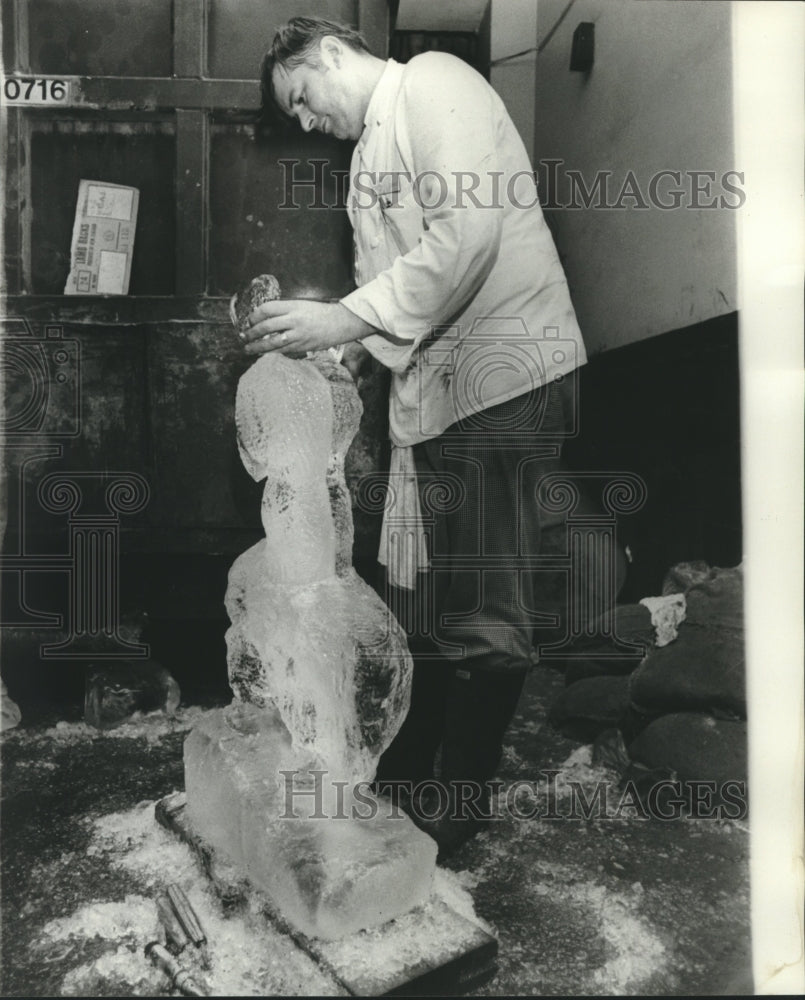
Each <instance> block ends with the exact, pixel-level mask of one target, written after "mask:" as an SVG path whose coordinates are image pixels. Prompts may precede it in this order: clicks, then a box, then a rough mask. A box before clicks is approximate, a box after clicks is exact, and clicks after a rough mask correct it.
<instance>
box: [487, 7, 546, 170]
mask: <svg viewBox="0 0 805 1000" xmlns="http://www.w3.org/2000/svg"><path fill="white" fill-rule="evenodd" d="M536 44H537V2H536V0H492V46H491V49H492V63H494V62H495V60H496V59H503V58H505V57H506V56H510V55H514V54H515V53H517V52H526V53H527V54H526V55H522V56H518V58H517V59H512V60H507V61H506V62H504V63H501V64H500V65H499V66H495V65H493V66H492V68H491V70H490V75H489V82H490V83H491V84H492V86H493V87H494V88H495V90H496V91H497V92H498V94H500V96H501V98H502V99H503V103H504V104H505V105H506V108H507V110H508V112H509V114H510V115H511V117H512V121H513V122H514V124H515V125H516V126H517V131H518V132H519V133H520V135H521V136H522V137H523V142H524V143H525V148H526V149H527V150H528V155H529V156H530V157H531V159H532V160H533V159H534V101H533V94H534V88H535V86H536V72H537V54H536V52H527V50H528V49H530V48H533V47H534V46H536Z"/></svg>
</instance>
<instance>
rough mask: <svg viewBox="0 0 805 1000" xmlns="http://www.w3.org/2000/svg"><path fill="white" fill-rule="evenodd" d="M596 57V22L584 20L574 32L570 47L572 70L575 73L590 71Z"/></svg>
mask: <svg viewBox="0 0 805 1000" xmlns="http://www.w3.org/2000/svg"><path fill="white" fill-rule="evenodd" d="M594 57H595V24H593V22H592V21H582V22H581V24H580V25H579V26H578V27H577V28H576V30H575V31H574V32H573V45H572V46H571V49H570V70H571V72H573V73H589V71H590V70H591V69H592V68H593V61H594Z"/></svg>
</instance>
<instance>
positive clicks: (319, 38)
mask: <svg viewBox="0 0 805 1000" xmlns="http://www.w3.org/2000/svg"><path fill="white" fill-rule="evenodd" d="M262 84H263V94H264V99H265V100H266V101H273V102H274V104H275V105H276V106H277V107H278V108H279V109H280V110H281V111H282V112H284V114H285V115H287V116H290V117H292V118H295V119H297V120H298V122H299V124H300V125H301V127H302V128H303V129H304V130H305V131H309V130H311V129H318V130H319V131H321V132H324V133H325V134H329V135H333V136H335V137H337V138H339V139H345V140H350V141H353V142H355V143H356V146H355V150H354V153H353V159H352V165H351V171H350V191H349V195H348V204H347V210H348V213H349V217H350V221H351V223H352V226H353V230H354V237H355V279H356V283H357V285H358V287H357V289H356V290H355V291H354V292H352V293H350V294H349V295H347V296H345V297H344V298H343V299H342V300H341V301H340V302H338V303H318V302H311V301H288V300H285V301H278V302H270V303H267V304H265V305H264V306H261V307H260V308H259V309H257V310H256V311H255V312H254V313H253V314H252V316H251V317H250V321H251V323H252V326H251V328H250V330H249V331H248V333H247V334H245V335H244V340H245V341H246V351H247V352H248V353H252V354H258V353H263V352H267V351H275V350H277V351H280V352H282V353H283V354H288V355H290V356H294V357H297V356H302V355H303V353H304V352H305V351H315V350H322V349H324V348H329V347H334V346H337V345H341V344H353V343H355V342H360V343H361V344H362V345H363V347H364V348H365V349H366V350H368V351H369V352H370V353H371V354H372V355H374V357H375V358H377V359H378V360H379V361H381V362H382V363H383V364H384V365H386V366H387V367H389V368H391V370H392V372H393V376H392V387H391V393H390V402H389V418H390V434H391V439H392V444H393V448H392V461H391V471H390V479H389V494H390V496H389V500H388V501H387V509H386V515H385V519H384V528H383V540H382V544H381V551H380V554H379V559H380V561H381V563H384V564H385V565H386V566H387V569H388V582H389V603H390V605H391V607H392V608H393V609H394V611H395V613H396V614H397V616H398V618H399V619H400V621H401V622H402V623H403V625H404V626H405V628H406V631H407V632H408V635H409V645H410V647H411V652H412V654H413V656H414V662H415V672H414V682H413V692H412V704H411V711H410V713H409V716H408V718H407V720H406V722H405V723H404V725H403V727H402V729H401V731H400V733H399V734H398V736H397V738H396V739H395V741H394V742H393V743H392V745H391V747H390V748H389V749H388V750H387V752H386V753H385V754H384V755H383V757H382V758H381V761H380V766H379V769H378V776H377V780H378V783H379V786H380V787H381V788H382V789H389V788H393V787H394V786H395V784H396V786H397V788H398V789H399V788H400V787H402V789H403V790H405V789H406V788H407V789H408V790H409V791H410V789H411V788H412V787H413V786H416V785H420V795H419V797H418V798H415V799H414V800H413V801H411V800H410V798H407V797H406V796H405V795H403V796H402V801H403V802H404V804H405V805H406V807H407V808H409V809H410V810H411V812H412V815H413V816H414V819H415V821H417V822H419V823H420V825H422V826H423V827H424V828H426V829H428V830H429V831H430V832H431V833H432V834H433V835H434V836H435V837H436V839H437V840H438V841H439V842H440V844H441V846H442V847H443V848H445V849H449V848H451V847H452V846H454V845H455V844H457V843H459V842H460V841H462V840H463V839H464V838H465V837H466V836H467V835H469V834H470V833H471V832H472V831H473V830H474V829H475V826H476V823H477V820H478V819H479V818H482V817H483V816H484V815H486V813H487V810H488V808H489V798H488V790H489V786H488V783H489V781H490V779H492V778H493V776H494V774H495V771H496V769H497V766H498V763H499V760H500V755H501V751H502V741H503V736H504V733H505V730H506V727H507V726H508V724H509V722H510V720H511V717H512V715H513V714H514V711H515V709H516V706H517V701H518V698H519V695H520V692H521V689H522V685H523V681H524V679H525V676H526V672H527V670H528V667H529V663H530V658H531V650H532V645H531V640H532V631H533V626H534V622H535V620H536V607H537V601H536V596H535V592H534V578H535V574H534V572H532V570H533V567H534V559H535V557H536V556H537V555H538V553H539V550H540V532H541V528H542V527H544V523H545V510H544V509H543V507H542V505H541V504H540V500H539V483H540V479H541V478H542V477H543V476H545V475H546V474H548V473H550V472H552V471H555V470H556V469H557V468H558V462H559V451H560V446H561V440H562V435H563V434H564V433H566V428H567V424H568V407H569V405H570V403H571V402H572V400H570V395H569V387H570V386H571V383H572V377H571V376H572V372H573V371H574V369H575V368H576V367H577V366H578V365H580V364H582V363H583V362H584V361H585V353H584V346H583V343H582V340H581V335H580V333H579V329H578V325H577V323H576V318H575V314H574V312H573V307H572V305H571V302H570V296H569V293H568V289H567V283H566V281H565V277H564V273H563V271H562V268H561V265H560V263H559V259H558V256H557V254H556V250H555V247H554V245H553V241H552V238H551V236H550V233H549V230H548V228H547V226H546V224H545V221H544V219H543V216H542V212H541V209H540V207H539V204H538V202H537V197H536V188H535V184H534V179H533V173H532V170H531V165H530V163H529V160H528V155H527V153H526V151H525V148H524V146H523V143H522V141H521V139H520V137H519V135H518V134H517V131H516V129H515V127H514V125H513V124H512V121H511V119H510V118H509V115H508V114H507V112H506V109H505V107H504V105H503V103H502V102H501V100H500V98H499V97H498V96H497V94H496V93H495V91H494V90H493V89H492V88H491V87H490V86H489V85H488V84H487V83H486V81H485V80H484V79H483V78H482V77H481V76H480V75H479V74H478V73H476V72H475V70H473V69H472V68H470V67H469V66H468V65H466V64H465V63H463V62H461V61H460V60H459V59H456V58H455V57H453V56H449V55H446V54H443V53H435V52H430V53H426V54H423V55H420V56H416V57H415V58H413V59H412V60H411V61H410V62H409V63H407V64H406V65H404V66H403V65H400V64H398V63H396V62H395V61H394V60H391V59H390V60H388V61H384V60H381V59H378V58H376V57H375V56H373V55H372V54H371V53H370V52H369V51H368V49H367V47H366V45H365V42H364V41H363V39H362V38H361V36H360V35H358V34H357V33H356V32H354V31H353V30H352V29H350V28H346V27H344V26H342V25H339V24H335V23H333V22H330V21H325V20H322V19H319V18H294V19H293V20H291V21H290V22H289V23H288V24H287V25H286V26H285V27H284V28H282V29H281V30H280V31H278V32H277V34H276V36H275V39H274V42H273V45H272V47H271V50H270V51H269V52H268V54H267V55H266V58H265V59H264V63H263V75H262ZM440 747H441V766H440V780H441V783H440V784H437V783H435V782H434V781H433V780H432V779H433V778H434V765H435V758H436V755H437V751H438V750H439V748H440ZM423 790H424V791H426V792H427V794H425V795H423V794H422V792H423Z"/></svg>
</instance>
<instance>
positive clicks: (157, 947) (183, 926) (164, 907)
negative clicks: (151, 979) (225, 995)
mask: <svg viewBox="0 0 805 1000" xmlns="http://www.w3.org/2000/svg"><path fill="white" fill-rule="evenodd" d="M157 912H158V913H159V919H160V922H161V924H162V927H163V928H164V930H165V939H166V943H167V945H168V947H165V946H163V945H162V944H160V942H159V941H151V942H150V943H149V944H148V945H146V948H145V953H146V955H148V957H149V958H150V959H151V961H152V962H153V963H154V965H156V966H157V968H160V969H162V971H163V972H165V973H166V974H167V975H168V976H169V977H170V979H171V984H172V986H173V987H174V988H175V989H177V990H179V992H180V993H182V994H183V995H184V996H189V997H203V996H208V991H207V989H206V988H205V986H204V985H203V984H201V983H200V982H199V980H198V979H197V978H196V976H195V966H196V964H197V963H198V964H200V965H201V966H202V967H203V968H204V969H208V968H209V967H210V958H209V952H208V950H207V935H206V933H205V932H204V928H203V927H202V926H201V921H200V920H199V918H198V914H197V913H196V911H195V910H194V909H193V906H192V904H191V903H190V900H189V899H188V898H187V896H186V894H185V892H184V890H183V889H182V888H181V886H178V885H176V884H175V883H174V884H171V885H169V886H168V887H167V889H166V891H165V892H164V893H160V895H159V896H158V897H157ZM180 955H181V956H182V961H180V960H179V958H178V956H180Z"/></svg>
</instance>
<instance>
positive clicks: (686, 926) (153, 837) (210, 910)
mask: <svg viewBox="0 0 805 1000" xmlns="http://www.w3.org/2000/svg"><path fill="white" fill-rule="evenodd" d="M561 687H562V680H561V677H560V676H559V675H558V674H556V673H554V672H553V671H550V670H547V669H544V668H540V667H537V668H536V669H535V670H534V671H533V673H532V674H531V676H530V677H529V680H528V682H527V686H526V690H525V692H524V695H523V699H522V701H521V705H520V710H519V712H518V715H517V717H516V719H515V722H514V724H513V726H512V729H511V731H510V733H509V736H508V739H507V747H506V751H505V756H504V761H503V764H502V769H501V777H502V778H503V779H504V781H505V782H506V783H507V785H506V787H510V786H511V783H513V782H515V781H518V780H528V781H531V780H533V779H535V778H537V777H539V775H540V772H541V771H545V770H546V769H550V768H555V769H557V770H559V771H560V772H561V775H560V778H559V781H560V784H559V785H557V789H559V791H560V798H559V799H558V800H557V810H556V811H557V812H558V813H559V814H560V815H562V816H564V818H560V819H547V818H542V819H517V818H514V817H511V816H509V817H508V818H506V819H502V820H500V821H497V822H495V823H494V824H492V826H491V827H490V828H489V829H488V830H486V831H484V832H483V833H481V834H480V835H479V836H478V837H476V838H475V839H474V840H473V841H471V842H469V843H468V844H466V845H465V846H464V847H463V848H462V849H461V850H460V851H459V853H457V854H456V855H454V856H453V857H452V858H451V859H450V860H449V862H448V863H447V865H446V866H445V868H446V869H447V870H446V872H445V873H444V875H443V877H442V880H443V883H444V884H445V885H448V887H450V888H451V891H453V892H454V893H456V894H457V898H458V897H459V896H461V895H462V894H463V898H464V899H465V900H466V905H469V897H470V896H471V897H472V902H473V904H474V907H475V912H476V914H477V915H478V917H479V918H481V919H482V920H484V921H486V922H488V923H489V924H490V925H492V927H493V928H494V930H495V932H496V934H497V936H498V939H499V942H500V955H499V962H498V972H497V975H496V976H495V978H494V979H493V980H491V981H490V982H488V983H487V984H486V985H485V986H484V987H483V988H482V990H481V991H480V992H479V993H478V994H476V995H483V996H502V995H521V996H522V995H540V994H558V995H579V994H591V995H592V994H644V995H646V994H648V995H669V994H670V995H696V994H740V993H747V992H751V991H752V985H751V975H750V971H749V970H750V964H749V954H750V949H749V942H750V931H749V901H748V830H747V824H746V823H743V822H734V821H719V820H695V821H694V820H684V819H680V820H672V821H666V822H663V821H661V820H659V819H651V820H645V819H640V818H637V817H630V816H629V810H628V809H625V810H623V809H622V810H621V812H620V815H617V816H615V815H613V814H612V813H613V811H614V810H612V809H610V810H609V813H610V814H609V815H608V816H604V815H602V816H599V817H593V818H591V819H589V820H584V819H572V818H568V816H567V810H566V809H565V808H564V807H563V804H562V803H563V802H564V803H565V804H566V801H567V800H564V799H562V798H561V788H562V787H564V786H562V785H561V781H562V776H564V777H573V778H575V779H578V780H579V781H580V783H581V784H582V786H583V787H585V788H587V789H588V790H590V789H592V788H593V787H594V784H595V781H596V780H598V779H599V778H601V777H602V773H601V772H598V771H596V770H595V769H592V768H591V767H590V766H589V754H588V752H587V751H586V750H585V749H584V748H582V747H581V746H580V744H578V743H574V742H573V741H571V740H568V739H565V738H563V737H561V736H558V735H557V734H556V733H555V732H554V731H553V730H552V729H551V728H550V727H548V726H547V724H546V723H545V716H546V711H547V707H548V706H549V704H550V702H551V700H552V698H553V697H554V696H555V695H556V694H557V693H558V691H559V690H560V689H561ZM199 711H201V709H198V708H194V709H189V710H183V711H182V713H181V717H180V719H179V720H178V721H177V722H169V721H167V720H165V719H163V718H161V717H158V716H157V717H153V716H152V717H148V718H146V719H145V720H143V721H141V722H139V723H137V724H135V725H133V726H130V727H128V726H127V727H123V728H121V729H118V730H113V731H112V732H110V733H108V734H99V733H95V732H94V731H92V730H89V729H88V728H87V727H85V726H84V725H83V724H82V723H80V722H79V721H78V716H77V712H76V711H74V713H73V719H74V721H69V720H68V721H64V722H62V723H61V725H60V726H58V727H54V721H53V720H50V723H49V726H48V723H47V721H46V720H45V721H43V722H42V723H41V724H39V725H37V726H35V727H33V728H30V727H29V728H27V729H18V730H13V731H11V732H10V733H7V734H5V735H4V737H3V747H2V754H3V784H2V824H3V830H2V833H3V837H2V879H3V881H2V890H3V909H2V925H3V938H2V981H1V982H0V987H1V991H2V995H3V996H45V995H49V996H62V995H78V996H135V995H136V996H160V995H162V996H164V995H168V994H167V993H166V992H165V987H164V985H163V983H164V980H163V979H162V978H161V976H160V975H159V974H158V973H157V972H156V970H153V969H151V968H150V967H149V966H148V964H147V961H146V959H145V958H144V957H143V954H142V945H143V943H144V942H143V935H145V937H146V939H147V937H148V935H149V933H151V932H152V931H153V921H154V916H155V911H154V908H153V897H154V895H155V892H156V889H157V888H158V887H159V885H160V884H164V883H166V882H168V881H181V880H184V881H183V884H184V885H185V887H186V888H187V889H188V891H189V893H190V895H191V898H192V899H194V902H195V903H196V904H197V906H198V907H200V908H201V910H202V911H203V915H204V917H205V919H206V920H207V922H208V923H210V924H211V925H212V928H213V933H211V934H210V937H211V938H213V939H214V941H215V947H216V948H218V952H217V956H218V957H217V958H216V961H217V962H218V963H219V965H218V966H217V967H216V970H217V971H216V976H215V977H214V978H213V979H212V980H210V981H211V982H213V983H214V985H216V986H217V987H218V989H217V990H216V992H220V993H221V994H223V993H224V992H229V993H231V994H234V995H238V994H240V995H246V994H251V995H278V994H285V995H291V994H305V993H307V994H316V993H319V994H324V993H333V992H337V990H335V989H333V986H332V983H331V982H328V980H327V979H326V977H323V976H322V975H321V974H320V972H319V970H317V968H316V967H314V966H313V965H312V963H310V961H309V960H308V959H307V958H306V957H305V956H302V955H301V953H299V952H298V949H295V947H293V946H291V945H290V944H289V942H288V941H287V939H284V938H283V937H282V936H281V935H279V934H278V933H277V932H276V931H274V930H273V929H272V928H270V927H264V926H263V925H262V924H257V923H255V920H254V919H252V918H251V917H250V916H248V915H247V916H246V917H243V916H233V915H227V914H225V913H224V912H223V911H222V910H221V908H220V906H219V905H218V903H217V900H216V898H215V897H213V895H212V893H211V892H210V891H209V889H208V887H207V886H206V883H205V877H204V876H203V875H202V874H201V872H200V870H199V869H198V868H197V867H196V866H195V862H194V861H193V859H192V857H191V856H190V855H189V852H188V851H187V849H186V848H184V847H183V846H181V847H180V846H179V845H174V844H170V843H168V842H167V841H166V840H164V839H160V838H167V837H168V835H167V834H165V833H164V832H163V831H161V830H159V829H158V828H156V825H155V824H154V823H153V821H152V803H153V801H154V800H156V799H158V798H160V797H161V796H163V795H165V794H167V793H169V792H170V791H172V790H174V789H176V788H181V787H182V783H183V779H182V741H183V738H184V732H185V731H186V729H187V728H188V727H189V725H191V724H192V718H193V716H194V714H196V715H197V713H198V712H199ZM603 777H606V775H605V774H604V775H603ZM613 787H614V786H613ZM504 792H505V788H504ZM616 799H617V796H616ZM517 802H518V803H520V805H519V806H518V808H524V807H523V806H522V803H521V800H520V799H518V800H517ZM194 893H195V896H194V895H193V894H194Z"/></svg>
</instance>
